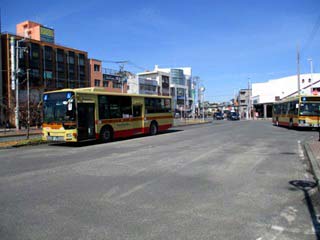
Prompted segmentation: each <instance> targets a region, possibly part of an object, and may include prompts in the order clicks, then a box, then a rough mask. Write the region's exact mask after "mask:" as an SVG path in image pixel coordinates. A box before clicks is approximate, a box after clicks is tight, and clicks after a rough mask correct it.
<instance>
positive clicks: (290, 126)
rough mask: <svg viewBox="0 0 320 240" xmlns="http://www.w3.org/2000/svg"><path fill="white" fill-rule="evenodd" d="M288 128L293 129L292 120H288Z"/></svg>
mask: <svg viewBox="0 0 320 240" xmlns="http://www.w3.org/2000/svg"><path fill="white" fill-rule="evenodd" d="M289 128H293V120H292V119H290V121H289Z"/></svg>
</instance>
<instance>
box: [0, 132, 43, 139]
mask: <svg viewBox="0 0 320 240" xmlns="http://www.w3.org/2000/svg"><path fill="white" fill-rule="evenodd" d="M29 135H30V136H31V135H41V133H35V132H33V133H29ZM21 136H27V133H13V134H10V133H8V134H5V135H0V138H8V137H21Z"/></svg>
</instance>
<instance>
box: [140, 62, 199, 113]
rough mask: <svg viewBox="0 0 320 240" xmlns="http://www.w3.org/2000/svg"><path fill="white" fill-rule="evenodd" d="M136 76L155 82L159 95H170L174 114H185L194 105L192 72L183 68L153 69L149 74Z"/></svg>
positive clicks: (144, 73) (156, 67)
mask: <svg viewBox="0 0 320 240" xmlns="http://www.w3.org/2000/svg"><path fill="white" fill-rule="evenodd" d="M138 76H140V77H144V78H147V79H148V78H149V79H153V80H156V81H157V82H158V89H159V90H158V94H159V95H171V96H172V99H173V105H174V109H175V112H176V113H181V112H183V114H187V113H188V112H190V111H191V110H192V107H193V106H192V105H193V104H194V100H193V96H192V86H193V84H192V70H191V68H190V67H185V68H159V67H158V65H155V68H154V70H153V71H151V72H143V73H139V74H138Z"/></svg>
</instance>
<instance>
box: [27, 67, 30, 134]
mask: <svg viewBox="0 0 320 240" xmlns="http://www.w3.org/2000/svg"><path fill="white" fill-rule="evenodd" d="M29 71H30V69H27V111H28V118H27V127H28V131H27V139H29V135H30V84H29Z"/></svg>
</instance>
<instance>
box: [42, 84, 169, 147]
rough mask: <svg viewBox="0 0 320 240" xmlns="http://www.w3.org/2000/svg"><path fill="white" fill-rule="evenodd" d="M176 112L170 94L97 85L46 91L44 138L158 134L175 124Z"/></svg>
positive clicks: (105, 139)
mask: <svg viewBox="0 0 320 240" xmlns="http://www.w3.org/2000/svg"><path fill="white" fill-rule="evenodd" d="M172 112H173V111H172V101H171V97H169V96H154V95H138V94H126V93H112V92H107V91H105V90H104V89H103V88H96V87H94V88H78V89H62V90H57V91H50V92H45V93H44V94H43V124H42V139H43V140H45V141H49V142H81V141H88V140H100V141H102V142H110V141H112V140H113V139H116V138H126V137H130V136H134V135H138V134H150V135H155V134H157V133H158V132H160V131H165V130H167V129H169V128H170V127H172V125H173V113H172Z"/></svg>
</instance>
